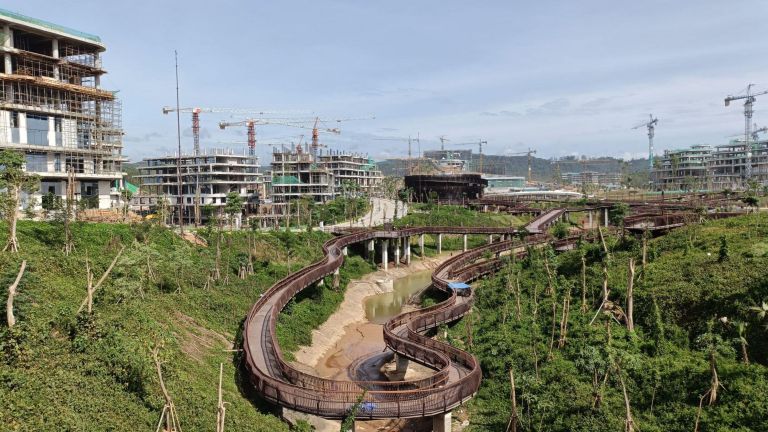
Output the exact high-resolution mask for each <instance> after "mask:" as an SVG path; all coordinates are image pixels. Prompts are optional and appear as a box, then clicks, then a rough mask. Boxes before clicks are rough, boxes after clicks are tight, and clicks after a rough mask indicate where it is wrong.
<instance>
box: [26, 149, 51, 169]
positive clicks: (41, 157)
mask: <svg viewBox="0 0 768 432" xmlns="http://www.w3.org/2000/svg"><path fill="white" fill-rule="evenodd" d="M26 160H27V171H28V172H46V171H48V157H47V155H46V154H45V153H27V154H26Z"/></svg>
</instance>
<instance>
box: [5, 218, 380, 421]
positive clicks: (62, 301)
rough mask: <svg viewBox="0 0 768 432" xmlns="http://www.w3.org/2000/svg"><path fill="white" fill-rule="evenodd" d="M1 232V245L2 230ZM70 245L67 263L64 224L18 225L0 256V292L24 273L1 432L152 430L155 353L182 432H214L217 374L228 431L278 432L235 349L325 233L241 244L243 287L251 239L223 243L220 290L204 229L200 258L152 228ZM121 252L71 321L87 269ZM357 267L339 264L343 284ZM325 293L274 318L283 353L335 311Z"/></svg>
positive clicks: (96, 229)
mask: <svg viewBox="0 0 768 432" xmlns="http://www.w3.org/2000/svg"><path fill="white" fill-rule="evenodd" d="M0 229H3V231H2V232H3V234H2V235H0V237H4V236H5V234H4V233H5V227H3V226H2V224H0ZM73 233H74V238H75V251H74V252H73V253H71V254H70V255H69V256H66V255H65V254H64V253H63V252H62V242H63V239H62V238H63V234H62V229H61V226H59V225H57V224H55V223H46V222H21V223H20V225H19V240H20V246H21V248H20V252H19V253H18V254H11V253H7V252H0V286H2V287H3V288H2V290H3V292H4V293H5V292H6V287H7V286H8V285H10V284H11V283H12V282H13V280H14V278H15V277H16V274H17V272H18V269H19V266H20V263H21V261H22V260H26V261H27V269H26V272H25V274H24V276H23V278H22V279H21V283H20V285H19V287H18V296H17V297H16V299H15V304H14V311H15V315H16V318H17V324H16V325H15V326H14V327H13V328H10V329H9V328H8V327H7V326H6V324H5V320H3V321H4V322H3V324H0V351H2V354H1V357H0V400H2V401H3V403H2V404H1V405H0V424H2V425H3V427H0V429H2V430H20V431H40V430H78V431H104V430H154V429H155V427H156V425H157V422H158V419H159V416H160V412H161V410H162V408H163V405H164V404H165V401H164V399H163V397H162V393H161V391H160V386H159V380H158V378H157V373H156V371H155V363H154V361H153V360H152V356H151V354H150V353H151V351H152V349H154V348H159V353H160V359H161V361H162V362H163V366H162V368H163V375H164V378H165V382H166V385H167V387H168V391H169V393H170V395H171V397H172V398H173V401H174V404H175V406H176V409H177V411H178V413H179V418H180V421H181V425H182V427H183V428H184V430H185V431H203V430H213V429H214V425H215V418H216V397H217V395H216V386H217V382H218V369H219V363H224V383H223V387H224V400H225V401H226V402H227V417H226V423H227V430H252V431H281V430H287V429H288V428H287V426H286V425H285V424H284V423H282V422H281V421H280V420H279V419H278V418H277V417H276V416H274V415H272V414H269V413H268V412H267V411H265V410H264V408H263V407H262V406H261V405H260V404H259V402H258V400H256V399H255V398H251V392H249V391H248V386H247V385H243V389H240V388H239V385H240V381H239V379H238V378H239V376H238V374H237V371H236V367H235V365H236V363H237V355H236V353H234V352H232V351H231V349H232V341H234V340H236V338H237V337H238V334H239V330H240V328H241V325H242V320H243V318H244V316H245V314H246V312H247V311H248V309H249V308H250V306H251V305H252V304H253V303H254V302H255V301H256V299H258V297H259V294H260V293H262V292H263V291H264V290H265V289H266V288H268V287H269V286H270V285H271V284H272V283H273V282H275V281H276V280H278V279H279V278H282V277H284V276H286V275H287V274H288V272H289V271H290V270H293V271H295V270H297V269H298V268H300V267H301V266H304V265H307V264H309V263H310V262H311V261H313V260H316V259H318V258H319V257H320V254H321V253H322V252H321V248H320V245H321V244H322V243H323V242H324V241H325V240H327V239H328V238H329V237H328V235H327V234H323V233H300V234H294V233H287V232H273V233H268V234H257V233H254V234H251V245H252V247H251V250H252V251H253V254H254V257H253V267H254V270H255V272H254V274H253V275H249V276H247V277H246V278H245V279H240V278H238V272H239V271H240V268H241V266H242V265H245V264H246V263H247V261H248V234H247V233H245V232H238V233H227V232H225V233H223V234H222V237H221V238H222V240H221V242H222V243H221V257H220V259H219V260H220V263H221V264H220V266H219V267H220V274H221V278H220V279H219V280H213V279H211V274H212V271H213V269H214V268H215V263H216V248H215V246H214V245H215V243H216V241H217V240H216V239H217V238H218V236H217V235H216V233H215V231H213V232H209V233H208V234H209V237H208V242H209V246H208V247H200V246H193V245H191V244H190V243H187V242H185V241H182V240H181V239H180V238H178V236H176V235H175V234H173V233H172V232H171V231H169V230H167V229H165V228H160V227H157V226H151V225H135V226H128V225H107V224H85V223H76V224H74V225H73ZM0 241H4V238H0ZM122 247H125V250H124V251H123V253H122V255H121V257H120V258H119V259H118V261H117V263H116V265H115V267H114V269H113V270H112V272H111V274H110V275H109V276H108V277H107V278H106V279H105V282H104V284H103V285H102V286H101V287H100V288H99V289H98V290H97V291H96V293H95V296H94V304H93V312H92V313H91V314H88V313H87V311H82V312H80V313H78V307H79V306H80V304H81V302H82V301H83V300H84V299H85V297H86V286H87V279H86V262H88V265H89V266H90V268H91V269H92V270H93V273H94V284H95V283H96V281H97V280H98V279H99V278H100V277H101V275H102V273H103V272H104V270H105V269H107V267H108V266H109V265H110V263H111V261H112V260H113V258H114V257H115V256H116V255H117V254H118V252H119V251H120V249H121V248H122ZM365 266H367V264H365V263H362V264H361V263H360V262H357V261H356V260H350V261H349V265H345V267H344V268H343V269H342V282H344V281H346V280H348V279H349V278H350V275H351V274H353V275H354V274H359V272H361V271H366V270H365ZM349 269H352V270H351V272H350V270H349ZM330 286H331V284H326V287H325V288H323V289H315V290H311V293H310V294H311V295H309V296H304V297H303V298H301V299H298V300H297V301H295V302H293V304H292V305H291V308H290V310H289V313H287V314H284V317H281V322H280V332H281V340H282V341H284V343H285V344H286V345H287V347H288V350H289V351H290V349H295V347H296V344H299V343H306V337H305V336H306V335H308V334H309V330H310V329H311V328H312V327H313V326H315V325H317V323H319V322H322V321H323V320H325V317H327V316H328V315H329V314H330V313H331V312H332V311H333V310H334V309H335V307H336V305H337V304H338V302H339V301H340V298H341V296H342V294H341V291H340V290H339V291H335V290H332V289H331V288H330ZM3 299H5V296H4V297H3ZM307 317H311V319H307ZM297 335H302V336H297Z"/></svg>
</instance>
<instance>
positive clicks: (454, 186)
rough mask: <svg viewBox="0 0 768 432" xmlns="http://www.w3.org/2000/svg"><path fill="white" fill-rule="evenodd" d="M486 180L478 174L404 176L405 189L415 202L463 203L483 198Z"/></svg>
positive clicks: (486, 184)
mask: <svg viewBox="0 0 768 432" xmlns="http://www.w3.org/2000/svg"><path fill="white" fill-rule="evenodd" d="M486 186H488V180H486V179H484V178H482V177H481V176H480V174H438V175H409V176H405V188H406V190H408V191H409V192H410V194H411V199H412V200H413V201H416V202H440V203H463V202H465V201H466V200H468V199H478V198H482V197H483V191H484V189H485V187H486Z"/></svg>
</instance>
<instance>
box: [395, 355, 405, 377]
mask: <svg viewBox="0 0 768 432" xmlns="http://www.w3.org/2000/svg"><path fill="white" fill-rule="evenodd" d="M395 365H396V367H397V369H395V372H396V373H397V375H398V376H401V377H403V378H405V373H406V372H407V371H408V357H405V356H402V355H400V354H397V353H395Z"/></svg>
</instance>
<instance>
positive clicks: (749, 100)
mask: <svg viewBox="0 0 768 432" xmlns="http://www.w3.org/2000/svg"><path fill="white" fill-rule="evenodd" d="M752 87H754V84H748V85H747V91H746V93H745V94H743V95H738V96H732V95H728V97H726V98H725V106H729V105H730V104H731V102H733V101H737V100H741V99H744V146H745V148H746V152H747V155H746V156H747V157H746V161H745V164H746V168H747V170H746V171H747V172H746V180H749V179H751V178H752V144H751V143H750V138H751V137H752V133H751V126H752V114H753V113H754V111H753V110H752V104H754V103H755V101H756V100H757V96H761V95H764V94H768V90H765V91H761V92H758V93H752Z"/></svg>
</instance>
